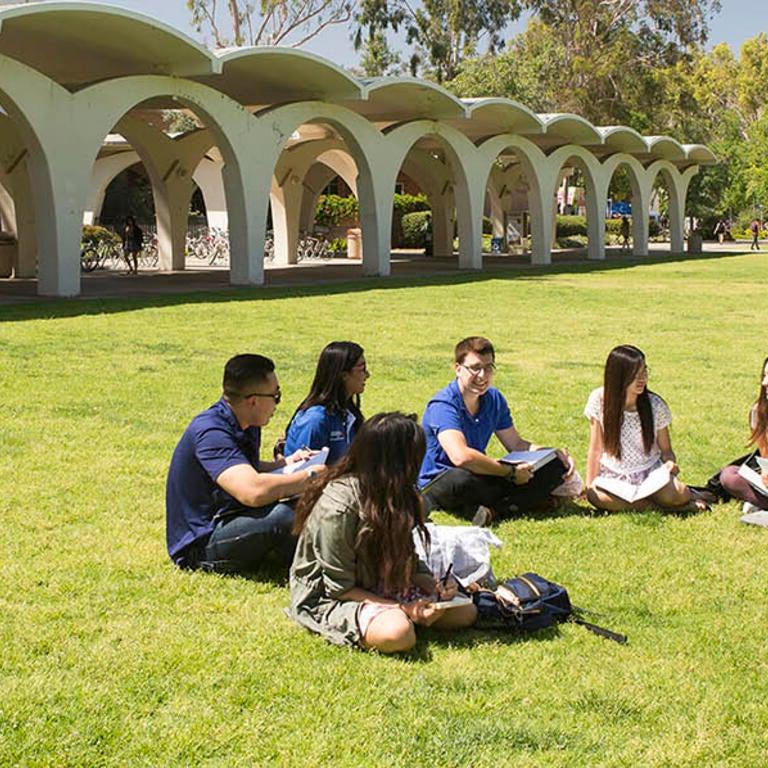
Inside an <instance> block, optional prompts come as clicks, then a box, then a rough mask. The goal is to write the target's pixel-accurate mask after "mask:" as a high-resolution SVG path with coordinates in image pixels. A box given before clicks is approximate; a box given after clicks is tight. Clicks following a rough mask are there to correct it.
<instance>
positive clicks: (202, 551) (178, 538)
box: [165, 354, 325, 573]
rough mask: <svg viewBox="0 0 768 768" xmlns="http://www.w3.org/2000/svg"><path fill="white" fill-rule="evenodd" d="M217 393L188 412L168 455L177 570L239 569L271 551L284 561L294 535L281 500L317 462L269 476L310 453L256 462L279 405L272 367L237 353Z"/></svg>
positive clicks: (169, 532) (298, 489) (170, 540)
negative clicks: (204, 405)
mask: <svg viewBox="0 0 768 768" xmlns="http://www.w3.org/2000/svg"><path fill="white" fill-rule="evenodd" d="M223 390H224V392H223V394H222V397H221V399H220V400H219V401H218V402H216V403H214V405H212V406H211V407H210V408H208V410H206V411H203V412H202V413H200V414H198V415H197V416H195V418H194V419H192V423H191V424H190V425H189V426H188V427H187V429H186V431H185V432H184V434H183V435H182V437H181V440H180V441H179V444H178V445H177V446H176V450H175V451H174V452H173V457H172V458H171V466H170V469H169V470H168V480H167V485H166V497H165V506H166V542H167V546H168V554H169V555H170V557H171V559H172V560H173V561H174V563H176V565H178V566H180V567H182V568H192V569H194V568H203V569H205V570H209V571H218V572H223V573H245V572H249V571H253V570H255V569H256V568H258V566H259V565H260V564H261V562H262V561H263V559H264V557H265V555H267V553H269V552H275V553H276V554H277V555H278V557H279V558H280V559H281V560H282V561H283V562H284V563H285V565H287V564H288V563H290V561H291V557H292V556H293V551H294V547H295V539H294V537H293V535H292V534H291V527H292V525H293V508H292V507H291V506H290V505H289V504H288V503H285V502H282V501H280V500H281V499H286V498H291V497H294V496H297V495H298V494H300V493H302V492H303V491H304V489H305V487H306V485H307V481H308V480H310V479H311V478H312V477H313V476H314V475H316V474H318V473H322V472H323V471H325V467H324V466H316V467H311V468H309V469H306V470H299V471H297V472H294V473H293V474H285V475H284V474H277V475H274V474H270V472H271V471H272V470H274V469H278V468H280V467H282V466H285V465H286V464H291V463H294V462H296V461H299V460H301V459H304V458H307V457H308V456H309V455H310V452H309V451H297V452H295V453H294V454H293V455H291V456H289V457H288V458H287V459H280V460H279V461H274V462H264V461H260V460H259V448H260V445H261V428H262V427H263V426H265V425H266V424H268V423H269V420H270V419H271V418H272V414H273V413H274V412H275V409H276V408H277V405H278V403H279V402H280V385H279V383H278V380H277V376H276V375H275V365H274V363H273V362H272V361H271V360H270V359H269V358H267V357H263V356H262V355H251V354H246V355H237V356H235V357H233V358H232V359H231V360H229V361H228V362H227V364H226V366H225V368H224V382H223Z"/></svg>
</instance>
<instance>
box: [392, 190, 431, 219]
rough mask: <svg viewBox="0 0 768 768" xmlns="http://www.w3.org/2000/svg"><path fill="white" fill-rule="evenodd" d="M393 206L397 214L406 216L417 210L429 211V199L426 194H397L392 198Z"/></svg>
mask: <svg viewBox="0 0 768 768" xmlns="http://www.w3.org/2000/svg"><path fill="white" fill-rule="evenodd" d="M392 207H393V208H394V213H395V214H398V213H399V214H400V215H402V216H404V215H405V214H406V213H414V212H415V211H428V210H430V208H429V201H428V200H427V196H426V195H397V194H396V195H395V196H394V197H393V198H392Z"/></svg>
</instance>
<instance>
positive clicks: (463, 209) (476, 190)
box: [382, 120, 487, 269]
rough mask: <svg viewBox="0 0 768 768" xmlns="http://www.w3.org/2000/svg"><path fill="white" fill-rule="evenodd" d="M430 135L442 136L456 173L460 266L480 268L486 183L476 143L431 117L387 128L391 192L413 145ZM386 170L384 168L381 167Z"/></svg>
mask: <svg viewBox="0 0 768 768" xmlns="http://www.w3.org/2000/svg"><path fill="white" fill-rule="evenodd" d="M428 136H431V137H435V138H438V139H440V141H441V144H442V145H443V147H444V148H445V149H446V150H447V153H448V157H449V160H450V162H451V168H452V170H453V176H454V180H455V184H454V196H455V204H456V212H457V224H458V230H459V267H461V268H462V269H481V268H482V265H483V254H482V250H481V247H480V244H481V240H482V231H483V203H484V199H485V183H486V180H487V175H486V177H485V178H484V177H483V169H484V161H483V158H482V156H481V155H480V153H479V152H478V149H477V147H476V146H475V145H474V144H473V143H472V142H471V141H470V140H469V139H468V138H467V137H466V136H464V134H463V133H460V132H459V131H457V130H456V129H454V128H451V127H450V126H447V125H444V124H442V123H437V122H434V121H430V120H417V121H414V122H411V123H405V124H403V125H400V126H397V127H395V128H392V129H390V130H388V131H387V132H386V146H387V152H386V156H387V157H388V158H389V164H390V179H389V180H388V181H389V188H390V194H391V191H392V190H394V184H395V179H396V177H397V173H398V172H399V170H400V168H401V167H402V165H403V162H404V161H405V157H406V155H407V154H408V152H409V151H410V150H411V149H412V148H413V147H414V145H415V144H416V143H417V142H418V141H420V140H421V139H423V138H426V137H428ZM382 172H383V169H382ZM387 210H388V216H387V222H386V225H387V228H388V229H389V228H391V226H392V225H391V218H392V210H391V206H388V209H387Z"/></svg>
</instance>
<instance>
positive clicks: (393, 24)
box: [354, 0, 521, 83]
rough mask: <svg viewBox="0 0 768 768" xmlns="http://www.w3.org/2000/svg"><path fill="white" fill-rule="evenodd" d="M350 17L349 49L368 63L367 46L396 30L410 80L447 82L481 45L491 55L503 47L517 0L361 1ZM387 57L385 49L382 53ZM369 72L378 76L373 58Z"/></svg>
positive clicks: (370, 48) (517, 12)
mask: <svg viewBox="0 0 768 768" xmlns="http://www.w3.org/2000/svg"><path fill="white" fill-rule="evenodd" d="M359 8H360V10H359V11H358V13H357V15H356V16H355V20H356V22H357V32H356V35H355V38H354V39H355V47H356V48H357V49H358V50H359V49H360V48H363V49H364V50H365V51H366V53H367V54H368V56H369V58H370V57H371V55H372V54H375V51H374V49H373V46H372V45H371V42H372V41H378V44H379V45H380V44H381V40H382V39H384V40H385V41H386V37H385V36H386V33H387V31H392V32H394V33H397V32H398V31H399V30H400V28H401V27H402V28H403V29H404V31H405V37H406V43H407V45H409V46H411V55H410V60H409V68H410V70H411V74H413V75H416V74H417V73H419V72H421V73H422V74H425V75H428V76H430V77H433V78H434V79H436V80H437V81H438V82H440V83H442V82H443V81H445V80H451V79H453V78H454V77H455V76H456V74H457V73H458V71H459V66H460V65H461V63H462V61H463V60H464V59H465V58H467V57H468V56H474V55H477V53H478V52H479V49H480V47H481V45H485V47H486V49H487V50H488V51H490V52H494V51H496V50H498V49H500V48H502V47H503V45H504V40H503V37H502V33H503V30H504V27H505V26H506V25H507V23H509V22H510V21H513V20H514V19H516V18H517V17H518V16H519V15H520V10H521V5H520V0H422V2H421V3H420V4H418V5H417V4H415V3H411V2H410V0H361V2H360V5H359ZM383 50H384V52H386V51H389V48H388V46H387V47H386V48H384V49H383ZM372 63H373V64H374V66H373V67H372V68H373V69H378V70H381V69H382V67H381V66H380V62H377V61H376V59H375V56H373V59H372Z"/></svg>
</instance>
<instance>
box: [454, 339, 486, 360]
mask: <svg viewBox="0 0 768 768" xmlns="http://www.w3.org/2000/svg"><path fill="white" fill-rule="evenodd" d="M470 352H474V353H475V354H476V355H481V356H482V355H490V356H491V359H493V360H494V361H495V360H496V352H494V350H493V344H491V342H490V341H488V339H486V338H485V336H467V338H466V339H462V340H461V341H460V342H459V343H458V344H457V345H456V347H455V349H454V350H453V359H454V360H455V361H456V362H457V363H463V362H464V358H465V357H466V356H467V355H468V354H469V353H470Z"/></svg>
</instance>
